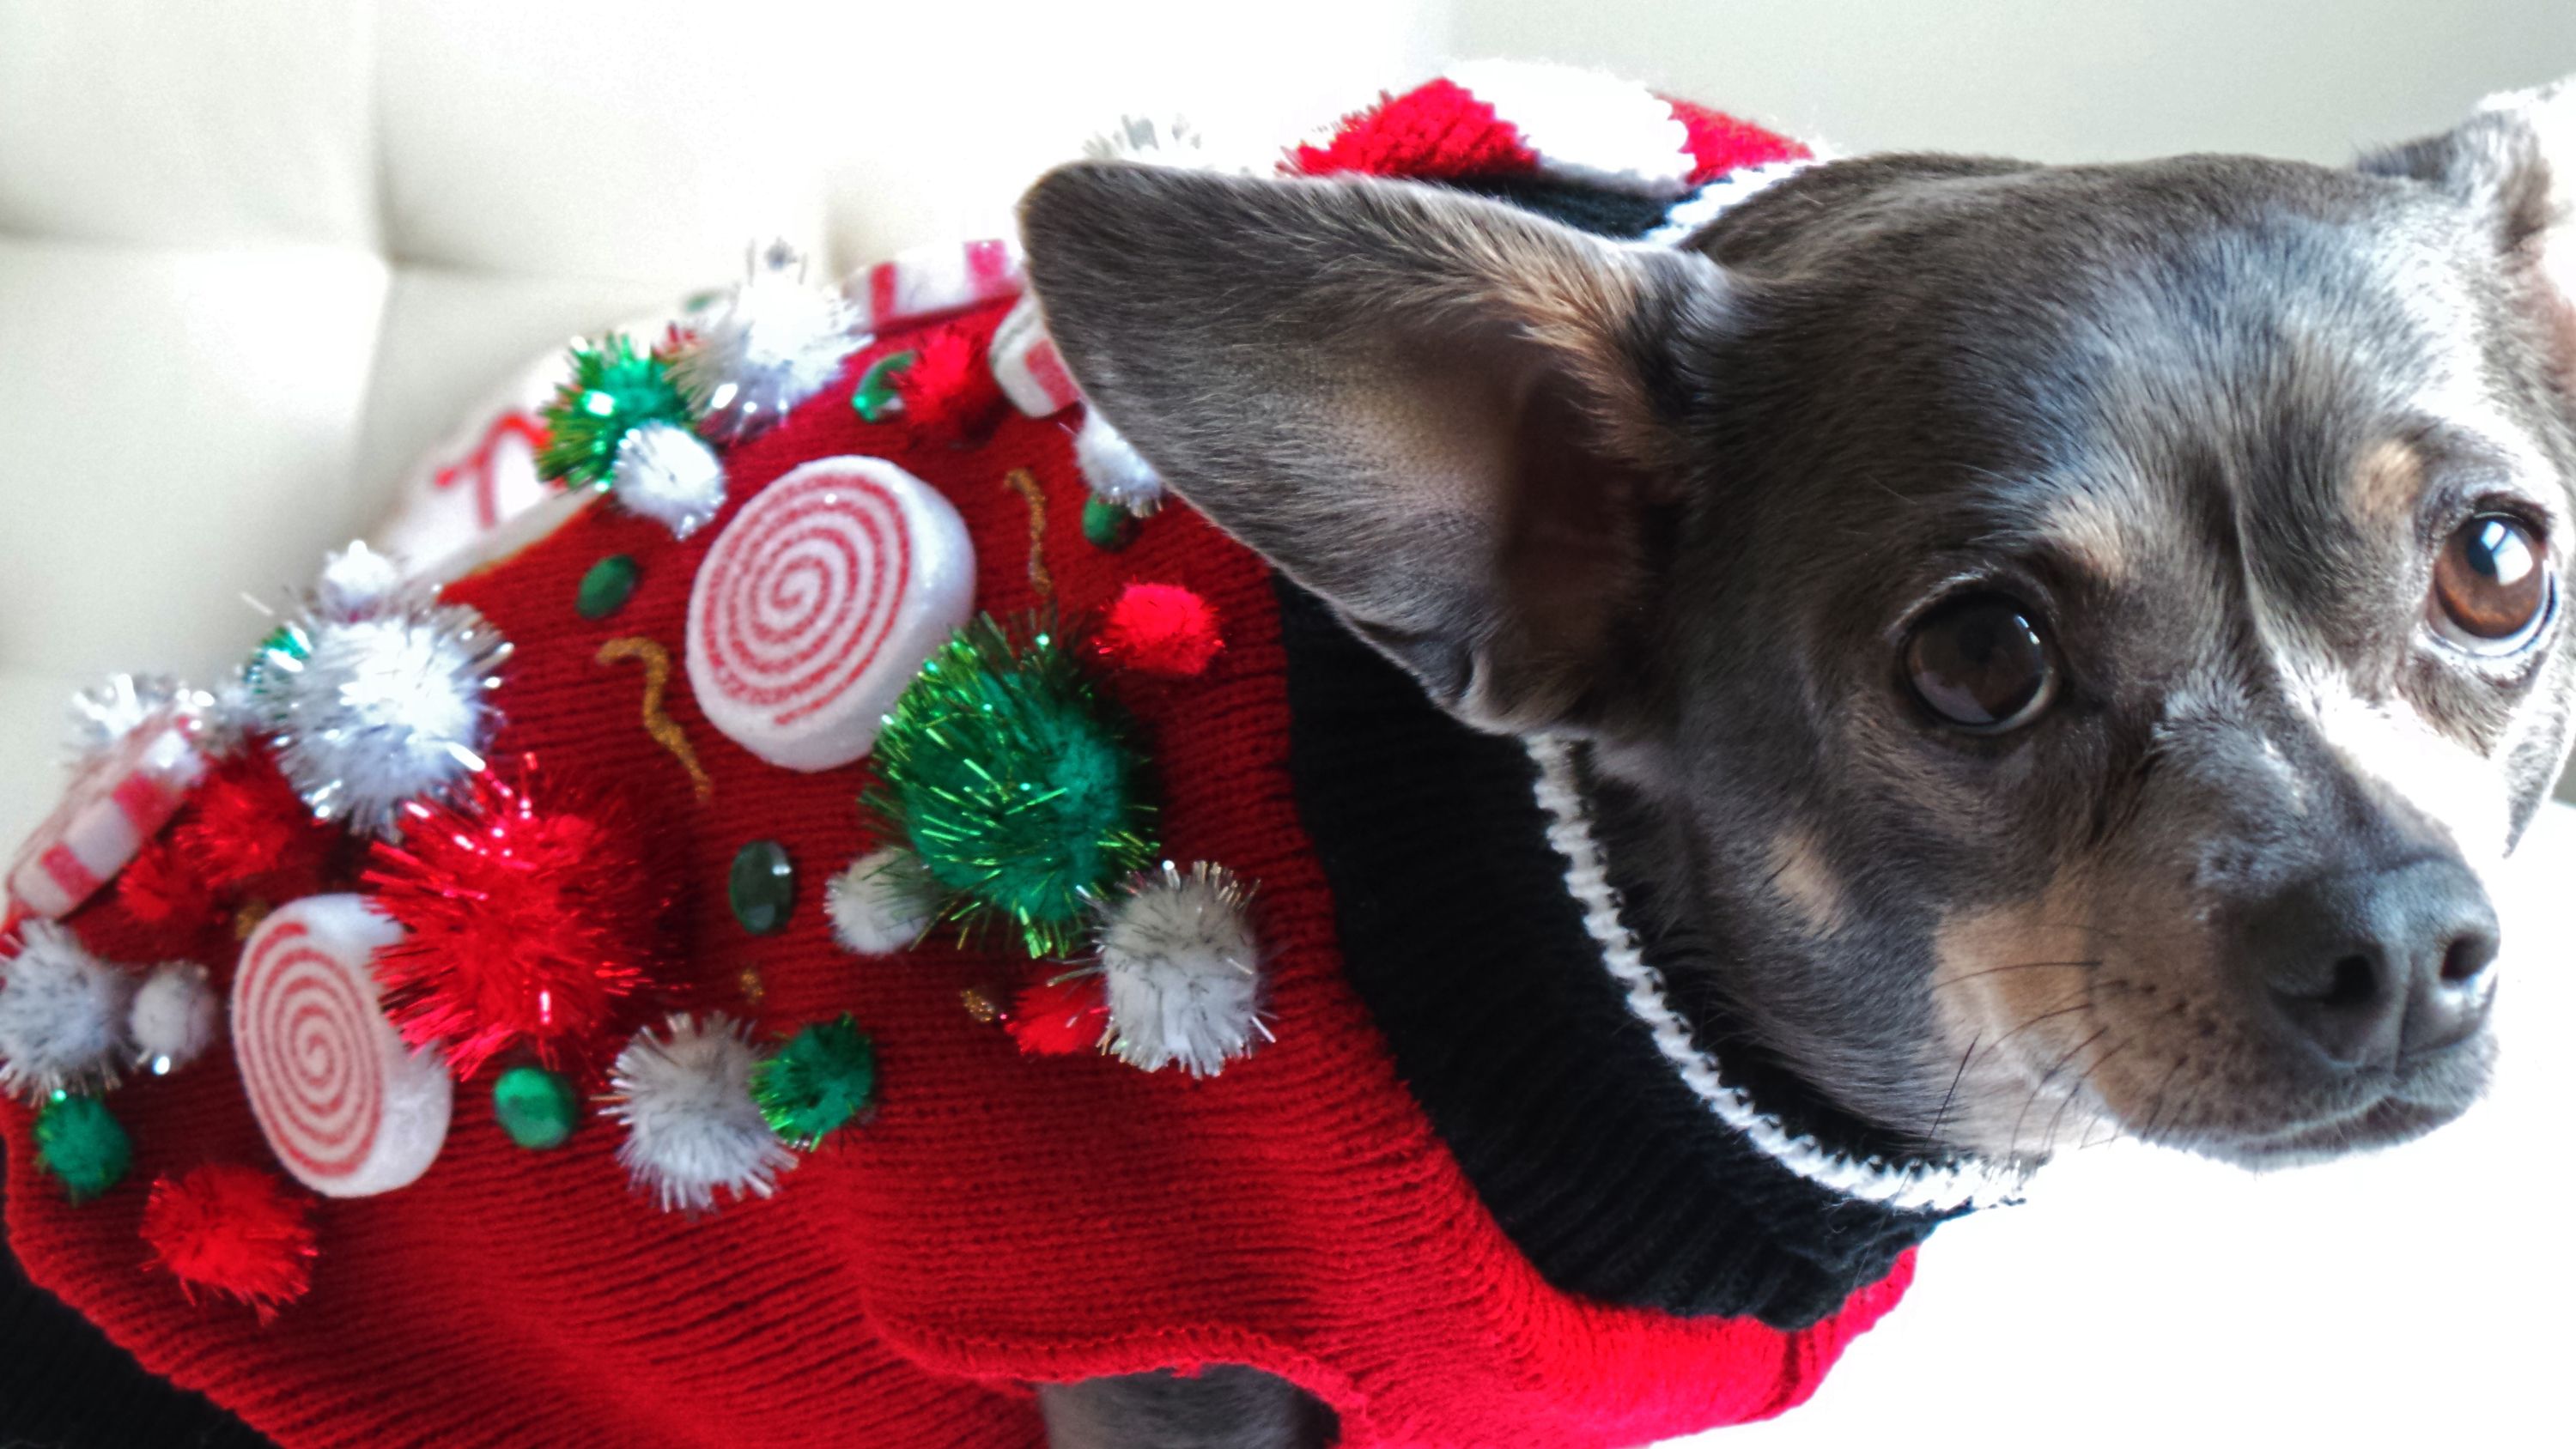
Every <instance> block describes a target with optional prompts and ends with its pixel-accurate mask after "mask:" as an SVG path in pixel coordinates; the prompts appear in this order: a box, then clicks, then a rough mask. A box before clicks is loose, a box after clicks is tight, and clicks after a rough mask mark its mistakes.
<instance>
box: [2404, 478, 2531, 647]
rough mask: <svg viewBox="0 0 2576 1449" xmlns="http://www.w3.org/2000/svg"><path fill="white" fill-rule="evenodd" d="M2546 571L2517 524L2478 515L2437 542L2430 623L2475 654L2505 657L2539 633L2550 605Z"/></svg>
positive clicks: (2525, 529)
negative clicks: (2440, 548) (2438, 555)
mask: <svg viewBox="0 0 2576 1449" xmlns="http://www.w3.org/2000/svg"><path fill="white" fill-rule="evenodd" d="M2549 595H2550V585H2549V568H2548V565H2547V563H2546V562H2545V561H2544V560H2543V559H2542V556H2541V551H2540V541H2539V540H2538V539H2536V538H2534V537H2532V534H2531V529H2530V528H2529V526H2527V525H2526V524H2524V523H2523V522H2522V520H2520V519H2518V518H2515V517H2513V516H2512V515H2510V514H2504V513H2481V514H2479V515H2478V516H2477V517H2475V518H2472V519H2470V520H2469V521H2468V522H2466V523H2463V524H2461V525H2460V526H2459V527H2458V528H2455V529H2453V530H2451V536H2450V537H2449V538H2447V539H2445V540H2443V542H2442V554H2441V557H2439V558H2437V559H2435V560H2434V561H2433V603H2434V624H2435V626H2436V627H2438V628H2439V629H2440V630H2441V631H2442V633H2443V635H2444V636H2445V637H2446V638H2448V639H2450V640H2451V642H2452V643H2454V644H2457V645H2459V646H2461V647H2462V648H2465V649H2468V650H2470V651H2472V652H2474V653H2479V654H2508V653H2511V652H2513V651H2514V650H2516V649H2519V648H2521V647H2522V646H2523V645H2524V644H2526V643H2529V642H2530V640H2531V638H2532V636H2533V635H2534V634H2536V633H2538V632H2539V628H2540V623H2541V620H2542V619H2543V618H2544V617H2546V615H2547V613H2548V606H2549Z"/></svg>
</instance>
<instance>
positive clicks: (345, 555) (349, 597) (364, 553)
mask: <svg viewBox="0 0 2576 1449" xmlns="http://www.w3.org/2000/svg"><path fill="white" fill-rule="evenodd" d="M402 582H403V577H402V569H401V567H400V566H399V565H397V564H396V563H395V562H394V561H393V560H392V559H390V558H387V557H386V556H385V555H383V554H380V553H378V552H376V551H375V550H374V549H371V548H369V547H367V546H366V545H365V544H364V543H352V544H350V545H349V546H348V547H347V548H344V549H341V550H340V551H339V552H337V553H334V554H332V555H331V556H330V557H328V558H326V559H324V560H323V562H322V582H321V583H320V584H319V585H318V586H316V588H315V589H314V591H313V593H314V603H315V606H316V607H317V608H318V609H319V610H320V612H321V613H322V615H323V616H324V617H326V618H332V619H363V618H365V617H367V616H368V615H370V614H373V613H376V612H377V611H378V610H380V609H382V608H384V607H385V606H386V605H388V604H390V603H392V602H393V599H394V596H395V594H396V593H398V592H400V590H401V589H402Z"/></svg>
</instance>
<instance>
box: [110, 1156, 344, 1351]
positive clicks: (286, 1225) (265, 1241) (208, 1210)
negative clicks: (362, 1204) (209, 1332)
mask: <svg viewBox="0 0 2576 1449" xmlns="http://www.w3.org/2000/svg"><path fill="white" fill-rule="evenodd" d="M312 1210H313V1202H312V1199H310V1198H308V1197H306V1196H304V1195H303V1194H302V1193H299V1192H296V1191H294V1190H293V1189H291V1188H289V1187H288V1186H287V1185H286V1184H285V1183H283V1182H280V1181H279V1180H277V1179H276V1178H275V1177H272V1176H270V1175H269V1174H268V1173H265V1172H262V1171H260V1170H259V1169H258V1168H256V1167H244V1166H241V1165H240V1164H238V1163H230V1162H211V1163H208V1164H207V1165H205V1166H204V1167H200V1168H198V1169H197V1170H196V1171H194V1172H191V1173H188V1174H187V1175H185V1176H183V1177H178V1178H168V1177H165V1178H162V1179H161V1180H160V1181H158V1182H155V1183H154V1184H152V1197H151V1200H150V1201H148V1202H146V1203H145V1204H144V1205H143V1241H144V1242H145V1243H147V1244H149V1245H151V1248H152V1266H154V1267H158V1268H166V1269H168V1270H169V1271H170V1273H171V1275H172V1276H174V1277H176V1278H177V1279H178V1280H179V1287H180V1289H181V1291H183V1292H185V1293H186V1294H187V1295H188V1298H189V1301H190V1302H194V1301H196V1297H197V1290H198V1289H200V1288H203V1289H205V1290H206V1291H208V1292H210V1293H222V1294H225V1295H228V1296H230V1297H233V1298H237V1299H240V1300H241V1301H242V1302H244V1303H247V1304H249V1305H250V1306H251V1307H253V1308H255V1309H257V1310H259V1320H260V1322H262V1323H266V1322H267V1321H268V1320H269V1319H270V1318H272V1317H274V1316H275V1315H276V1313H277V1310H278V1307H279V1305H281V1304H286V1303H292V1302H294V1301H295V1300H296V1299H298V1298H301V1297H303V1296H304V1290H305V1289H306V1288H308V1287H310V1286H311V1285H312V1269H313V1222H312Z"/></svg>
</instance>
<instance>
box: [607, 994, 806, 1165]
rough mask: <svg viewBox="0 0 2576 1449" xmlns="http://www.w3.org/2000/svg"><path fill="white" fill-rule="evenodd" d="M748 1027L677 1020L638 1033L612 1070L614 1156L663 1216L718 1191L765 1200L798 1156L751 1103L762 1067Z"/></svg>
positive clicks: (720, 1019) (716, 1018) (716, 1019)
mask: <svg viewBox="0 0 2576 1449" xmlns="http://www.w3.org/2000/svg"><path fill="white" fill-rule="evenodd" d="M750 1031H751V1029H750V1027H749V1025H748V1024H746V1023H743V1022H738V1021H735V1020H733V1019H732V1018H730V1017H728V1016H725V1015H723V1014H722V1013H716V1014H713V1015H710V1016H708V1017H707V1018H706V1019H705V1020H704V1021H700V1020H698V1019H697V1018H695V1017H691V1016H689V1015H686V1014H682V1015H678V1016H674V1017H672V1018H671V1019H670V1022H669V1025H668V1027H667V1029H666V1030H665V1032H664V1034H662V1035H660V1036H656V1035H654V1033H653V1032H652V1030H651V1029H649V1028H648V1029H646V1030H643V1031H639V1032H637V1033H636V1034H635V1035H634V1037H633V1038H632V1039H631V1040H629V1041H628V1042H627V1044H626V1048H625V1050H623V1051H620V1052H619V1053H618V1054H617V1062H616V1065H615V1066H614V1067H613V1068H612V1069H611V1071H610V1075H609V1085H610V1088H611V1095H610V1097H609V1098H608V1111H609V1114H610V1115H611V1116H613V1117H616V1118H617V1119H618V1120H620V1121H622V1122H624V1123H625V1124H626V1141H625V1143H624V1145H622V1146H620V1147H619V1148H618V1149H617V1160H618V1161H620V1162H622V1163H624V1164H626V1171H627V1173H628V1175H629V1176H630V1177H631V1178H632V1179H633V1181H634V1182H635V1184H636V1185H637V1186H638V1187H649V1188H651V1189H652V1191H653V1194H654V1197H655V1199H656V1200H657V1201H658V1202H660V1204H661V1206H662V1210H663V1211H664V1212H670V1211H673V1210H678V1211H682V1212H690V1213H699V1212H705V1211H707V1210H708V1209H709V1208H712V1207H714V1206H715V1201H716V1190H717V1189H719V1188H722V1189H724V1190H725V1191H726V1192H729V1193H731V1194H732V1195H733V1196H734V1197H736V1198H741V1197H744V1196H747V1195H749V1194H752V1193H757V1194H759V1195H760V1196H762V1197H767V1196H769V1195H770V1193H771V1192H772V1191H774V1190H776V1188H777V1186H778V1174H779V1173H781V1172H783V1171H785V1170H786V1169H788V1168H790V1167H793V1166H795V1165H796V1154H795V1153H793V1152H791V1151H789V1150H788V1148H787V1144H785V1143H783V1142H781V1141H779V1140H778V1134H777V1133H775V1132H772V1131H771V1130H770V1129H769V1123H768V1121H767V1120H766V1119H764V1118H763V1117H762V1116H761V1114H760V1107H759V1104H757V1103H755V1102H754V1101H752V1099H751V1069H752V1067H753V1066H754V1065H755V1064H756V1063H757V1062H758V1061H759V1054H758V1053H757V1052H755V1051H754V1050H753V1049H752V1045H751V1039H750Z"/></svg>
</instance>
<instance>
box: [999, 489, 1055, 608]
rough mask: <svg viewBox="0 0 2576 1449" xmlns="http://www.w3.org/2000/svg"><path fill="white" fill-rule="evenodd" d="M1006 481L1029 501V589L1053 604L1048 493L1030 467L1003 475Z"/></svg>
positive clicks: (1042, 600) (1053, 586)
mask: <svg viewBox="0 0 2576 1449" xmlns="http://www.w3.org/2000/svg"><path fill="white" fill-rule="evenodd" d="M1002 482H1003V484H1004V485H1005V486H1006V487H1008V488H1009V489H1010V490H1011V491H1012V492H1014V493H1017V494H1018V495H1020V497H1022V498H1024V499H1026V500H1027V501H1028V505H1029V587H1030V588H1032V589H1035V590H1037V595H1038V599H1039V601H1040V602H1052V601H1053V600H1054V598H1055V578H1054V576H1052V575H1050V574H1049V573H1048V572H1047V566H1046V493H1045V491H1044V490H1042V489H1040V488H1039V487H1038V480H1037V475H1036V474H1034V473H1031V472H1030V471H1029V470H1028V469H1026V468H1013V469H1012V470H1011V471H1010V472H1009V473H1007V474H1005V475H1003V478H1002Z"/></svg>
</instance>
